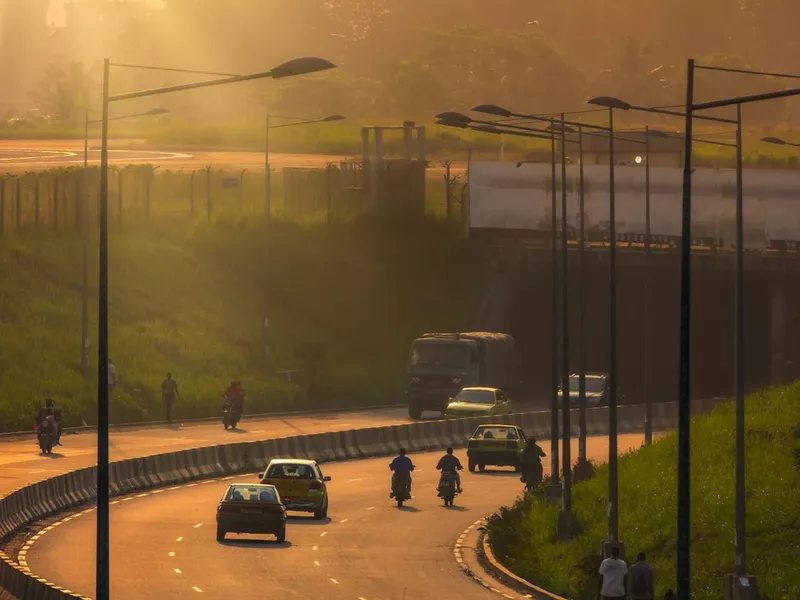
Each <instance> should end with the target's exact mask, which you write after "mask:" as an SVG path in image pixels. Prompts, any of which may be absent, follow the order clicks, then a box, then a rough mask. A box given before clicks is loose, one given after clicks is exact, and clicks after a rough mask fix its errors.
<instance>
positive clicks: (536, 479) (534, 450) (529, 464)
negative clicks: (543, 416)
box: [522, 438, 547, 488]
mask: <svg viewBox="0 0 800 600" xmlns="http://www.w3.org/2000/svg"><path fill="white" fill-rule="evenodd" d="M545 456H547V454H545V453H544V450H542V449H541V447H540V446H539V445H538V444H537V443H536V439H534V438H529V439H528V443H527V444H526V445H525V450H523V451H522V481H523V482H524V483H525V484H526V485H528V486H529V487H531V488H533V487H536V486H537V485H538V484H539V483H540V482H541V481H542V477H543V474H544V469H543V468H542V458H544V457H545Z"/></svg>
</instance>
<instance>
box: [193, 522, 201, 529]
mask: <svg viewBox="0 0 800 600" xmlns="http://www.w3.org/2000/svg"><path fill="white" fill-rule="evenodd" d="M202 526H203V524H202V523H198V524H197V525H195V526H194V528H195V529H197V528H198V527H202Z"/></svg>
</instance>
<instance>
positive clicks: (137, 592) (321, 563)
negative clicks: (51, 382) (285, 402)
mask: <svg viewBox="0 0 800 600" xmlns="http://www.w3.org/2000/svg"><path fill="white" fill-rule="evenodd" d="M619 441H620V452H624V451H626V450H628V449H631V448H635V447H638V446H639V445H640V444H641V442H642V436H641V435H623V436H621V437H620V440H619ZM588 447H589V454H590V458H592V459H595V460H599V461H602V460H603V459H604V458H605V457H606V456H607V453H608V446H607V440H606V438H605V437H598V438H592V439H590V441H589V446H588ZM575 451H577V448H576V450H575ZM440 454H441V452H437V453H428V454H417V455H412V458H413V460H414V463H415V464H416V465H417V467H418V469H417V471H416V472H415V477H414V499H413V500H412V501H411V502H410V503H409V505H408V506H407V507H404V508H403V509H398V508H395V507H394V506H393V505H392V504H391V501H390V500H389V498H388V479H389V475H388V474H389V471H388V469H387V465H388V462H389V459H387V458H381V459H373V460H363V461H348V462H341V463H331V464H328V465H323V471H324V473H325V474H327V475H330V476H331V477H332V478H333V481H332V482H331V483H330V484H329V485H330V488H329V490H330V497H331V507H330V513H329V516H330V518H329V519H327V520H325V521H321V522H317V521H314V520H312V519H310V518H309V517H305V516H299V517H296V518H291V519H290V522H289V527H288V536H287V542H286V543H284V544H277V543H276V542H274V541H272V540H274V538H271V537H261V536H235V535H233V536H229V537H228V539H227V540H226V542H224V543H222V544H220V543H217V542H216V540H215V533H216V528H215V527H216V525H215V515H216V505H217V502H218V501H219V499H220V497H221V496H222V493H223V492H224V490H225V489H226V488H227V486H228V484H229V481H227V480H236V481H256V479H255V478H254V476H252V475H251V476H246V475H245V476H238V477H232V478H226V480H211V481H206V482H202V483H195V484H190V485H188V486H181V487H175V488H170V489H167V490H159V491H156V493H153V494H148V495H144V496H142V497H132V498H131V499H122V500H117V501H116V502H115V504H114V506H112V510H111V527H112V530H111V531H112V545H111V553H112V556H111V560H112V567H111V568H112V586H111V587H112V594H113V596H114V597H115V598H119V599H123V600H127V599H131V600H133V599H140V598H187V597H192V596H198V597H200V598H203V597H206V598H220V599H228V598H251V597H254V598H255V597H258V598H261V597H276V598H278V597H281V598H296V599H298V600H299V599H308V598H326V599H327V598H331V599H334V598H335V599H343V600H405V599H409V600H410V599H412V598H413V599H414V600H417V599H428V598H429V599H431V600H433V599H437V600H438V599H439V598H443V597H452V598H470V599H473V598H474V599H482V600H492V599H493V600H498V598H499V596H497V595H496V594H494V593H493V592H490V591H488V590H486V589H485V588H483V587H481V586H479V585H477V584H476V583H475V582H474V581H473V580H472V579H470V578H468V577H466V576H465V575H464V574H463V572H462V571H461V569H460V568H459V567H458V565H457V564H456V562H455V560H454V558H453V545H454V543H455V541H456V538H457V537H458V535H459V534H460V532H461V531H463V530H464V529H466V528H467V527H468V526H469V525H470V524H472V523H473V522H475V521H477V520H478V519H481V518H482V517H484V516H486V515H487V514H489V513H491V512H493V511H494V510H496V509H497V507H498V506H500V505H503V504H509V503H511V502H513V500H514V498H515V496H516V495H517V494H518V493H519V492H520V491H521V483H520V482H519V476H518V475H516V474H515V473H513V471H511V470H507V469H496V470H487V472H486V473H475V474H469V473H467V474H465V475H464V476H463V487H464V489H465V493H464V494H463V495H462V496H459V498H458V499H457V500H456V504H457V506H455V507H454V508H444V507H443V506H442V505H441V500H439V499H438V498H436V494H435V485H436V481H437V479H436V477H437V473H436V471H435V469H434V466H435V462H436V460H437V459H438V456H439V455H440ZM458 454H460V455H461V457H462V459H463V458H464V453H463V452H459V453H458ZM94 543H95V520H94V511H93V510H92V511H89V512H86V513H83V514H81V515H80V516H78V517H76V518H73V519H71V520H70V521H68V522H64V523H62V524H61V525H59V526H57V527H54V528H53V529H51V530H50V531H48V532H47V533H46V534H44V535H43V536H42V537H41V538H39V539H38V540H37V541H36V543H35V544H34V545H33V546H32V547H31V548H30V549H29V550H28V553H27V563H28V566H29V568H30V569H31V571H32V572H33V573H35V574H36V575H38V576H40V577H44V578H46V579H47V580H48V581H52V582H55V583H56V584H58V585H61V586H63V587H66V588H67V589H70V590H72V591H74V592H77V593H79V594H83V595H85V596H88V597H92V596H93V595H94V573H95V570H94Z"/></svg>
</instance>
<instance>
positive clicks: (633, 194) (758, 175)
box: [468, 161, 800, 248]
mask: <svg viewBox="0 0 800 600" xmlns="http://www.w3.org/2000/svg"><path fill="white" fill-rule="evenodd" d="M560 174H561V165H560V164H559V165H557V174H556V192H557V202H556V217H557V228H558V229H560V227H561V183H560V181H559V179H560ZM579 175H580V172H579V167H578V165H568V166H567V180H566V190H567V223H568V228H569V229H570V230H573V231H574V230H575V229H577V228H578V225H579V222H580V205H579V190H580V188H579V185H578V182H579ZM584 175H585V186H584V221H585V227H586V230H587V231H590V232H605V231H607V230H608V221H609V186H608V182H609V168H608V166H607V165H586V166H585V167H584ZM551 179H552V178H551V166H550V164H545V163H527V164H522V165H521V166H520V167H519V168H517V166H516V163H507V162H477V161H473V162H471V163H470V171H469V186H470V194H469V198H470V204H469V212H468V214H469V227H470V229H471V230H475V229H494V230H503V229H516V230H520V229H525V230H539V231H549V230H550V229H551V219H552V196H551V190H552V181H551ZM614 179H615V208H616V229H617V232H618V233H622V234H643V233H644V231H645V168H644V165H632V166H618V167H616V169H615V172H614ZM682 186H683V172H682V170H681V169H677V168H670V167H651V169H650V231H651V234H652V235H654V236H656V235H662V236H668V237H671V238H674V237H676V236H678V237H679V236H680V234H681V200H682V196H681V192H682ZM735 203H736V172H735V171H734V170H721V169H697V170H696V171H695V173H694V176H693V179H692V229H693V231H692V234H693V236H695V237H700V238H711V239H714V240H720V241H721V245H726V246H730V245H732V244H733V242H734V240H735V208H736V204H735ZM744 219H745V244H746V245H747V246H748V247H752V248H766V247H768V246H769V245H770V241H771V240H797V239H800V171H790V170H773V169H768V170H758V169H747V170H745V172H744Z"/></svg>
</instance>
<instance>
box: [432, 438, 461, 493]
mask: <svg viewBox="0 0 800 600" xmlns="http://www.w3.org/2000/svg"><path fill="white" fill-rule="evenodd" d="M463 468H464V467H463V466H462V465H461V461H460V460H458V457H457V456H455V455H454V454H453V449H452V448H448V449H447V454H445V455H444V456H443V457H442V458H440V459H439V464H437V465H436V469H437V470H438V471H441V472H442V473H443V474H444V473H450V474H451V475H455V477H456V488H457V492H458V493H459V494H460V493H461V492H462V491H463V490H462V489H461V475H459V474H458V472H459V471H461V470H462V469H463Z"/></svg>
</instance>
